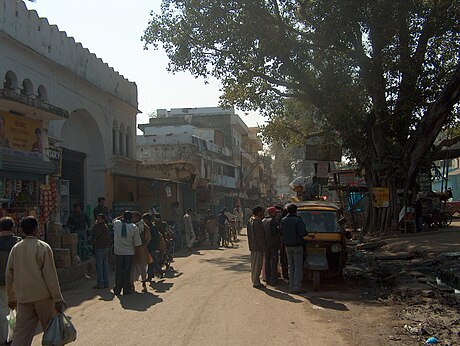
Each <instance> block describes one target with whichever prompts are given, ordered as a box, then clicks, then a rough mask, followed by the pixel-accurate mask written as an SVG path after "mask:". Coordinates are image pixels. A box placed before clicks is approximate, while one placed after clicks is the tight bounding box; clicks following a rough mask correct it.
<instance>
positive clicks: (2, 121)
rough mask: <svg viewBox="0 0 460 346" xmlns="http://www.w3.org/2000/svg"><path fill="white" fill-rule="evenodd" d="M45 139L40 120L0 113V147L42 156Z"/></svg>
mask: <svg viewBox="0 0 460 346" xmlns="http://www.w3.org/2000/svg"><path fill="white" fill-rule="evenodd" d="M46 139H47V138H46V133H45V131H44V130H43V124H42V121H41V120H36V119H31V118H27V117H24V116H18V115H13V114H10V113H5V112H0V147H2V148H9V149H13V150H18V151H23V152H33V153H39V154H44V148H45V147H47V140H46Z"/></svg>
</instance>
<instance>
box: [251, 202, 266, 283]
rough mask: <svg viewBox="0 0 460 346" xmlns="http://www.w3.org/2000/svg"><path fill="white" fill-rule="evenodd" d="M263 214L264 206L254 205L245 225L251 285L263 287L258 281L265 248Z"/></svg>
mask: <svg viewBox="0 0 460 346" xmlns="http://www.w3.org/2000/svg"><path fill="white" fill-rule="evenodd" d="M263 216H264V208H263V207H261V206H257V207H255V208H254V209H253V210H252V217H251V218H250V219H249V221H248V225H247V233H248V243H249V250H250V251H251V279H252V286H253V287H255V288H260V287H264V286H263V285H262V284H261V283H260V272H261V270H262V264H263V258H264V252H265V251H266V250H267V241H266V239H265V230H264V225H263V224H262V218H263Z"/></svg>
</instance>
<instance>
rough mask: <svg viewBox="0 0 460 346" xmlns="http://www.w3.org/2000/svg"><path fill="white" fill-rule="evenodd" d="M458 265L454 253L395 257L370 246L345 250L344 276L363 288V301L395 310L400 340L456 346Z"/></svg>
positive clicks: (376, 244) (382, 246)
mask: <svg viewBox="0 0 460 346" xmlns="http://www.w3.org/2000/svg"><path fill="white" fill-rule="evenodd" d="M459 259H460V252H450V253H439V252H430V251H420V249H414V250H411V251H399V249H395V248H394V247H393V248H392V247H391V246H388V244H387V243H386V242H385V241H382V240H378V241H371V242H367V243H363V244H357V245H355V246H350V250H349V265H348V266H347V270H346V276H347V281H348V282H352V283H354V284H356V285H359V287H366V289H365V291H363V295H364V296H365V297H363V298H366V299H374V300H378V301H380V302H382V303H384V304H391V305H397V306H399V307H400V309H398V311H399V312H398V316H397V318H398V319H399V320H400V322H401V330H400V331H399V332H400V333H401V334H402V333H404V334H406V335H410V336H411V337H412V338H414V339H416V340H417V341H418V342H422V341H423V342H425V341H426V340H427V339H428V338H430V337H435V338H436V340H438V342H439V343H440V344H442V345H460V280H459V278H460V275H459V273H460V263H459V262H460V261H459ZM432 340H434V339H432Z"/></svg>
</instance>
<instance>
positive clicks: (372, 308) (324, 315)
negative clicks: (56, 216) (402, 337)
mask: <svg viewBox="0 0 460 346" xmlns="http://www.w3.org/2000/svg"><path fill="white" fill-rule="evenodd" d="M249 266H250V260H249V252H248V248H247V242H246V238H245V237H244V236H243V237H241V241H240V242H239V243H238V247H236V248H233V249H232V248H230V249H219V250H207V249H202V250H197V251H196V252H194V253H192V254H191V255H187V256H186V257H178V258H177V259H176V261H175V262H174V268H175V270H176V271H175V272H174V273H170V275H168V277H167V278H165V279H164V280H161V281H160V282H156V283H153V284H152V285H151V286H149V287H148V291H147V292H145V293H142V292H141V287H140V284H138V285H137V287H136V288H137V290H138V292H139V293H135V294H132V295H129V296H126V297H123V296H121V297H114V296H113V294H112V293H111V292H109V291H108V290H100V291H98V290H93V289H92V288H91V287H92V285H93V284H94V280H93V279H91V280H85V279H83V280H82V281H79V282H76V283H74V284H73V285H72V287H70V288H68V289H66V290H64V296H65V298H66V300H67V302H68V304H69V308H68V309H67V311H66V314H67V315H68V316H70V317H71V319H72V321H73V323H74V324H75V326H76V328H77V331H78V339H77V341H76V342H75V343H73V344H75V345H294V344H295V345H386V344H393V342H392V336H391V334H392V332H393V329H394V328H395V326H393V325H392V314H393V311H392V310H390V308H388V307H383V306H380V305H374V304H373V303H371V302H370V301H369V302H367V303H366V297H365V292H363V291H360V290H357V289H356V288H354V289H353V288H351V287H352V285H350V284H349V283H346V282H345V283H343V282H333V283H329V284H326V286H325V287H324V291H322V292H318V293H313V292H312V291H311V288H310V287H309V286H308V285H307V289H308V290H307V293H306V294H304V295H302V296H298V295H291V294H289V293H287V292H288V287H287V284H286V283H282V284H281V285H279V286H278V287H276V288H273V287H268V288H265V289H262V290H259V289H254V288H252V286H251V282H250V279H249V270H250V267H249ZM41 337H42V334H37V335H36V337H35V339H34V343H33V345H40V341H41Z"/></svg>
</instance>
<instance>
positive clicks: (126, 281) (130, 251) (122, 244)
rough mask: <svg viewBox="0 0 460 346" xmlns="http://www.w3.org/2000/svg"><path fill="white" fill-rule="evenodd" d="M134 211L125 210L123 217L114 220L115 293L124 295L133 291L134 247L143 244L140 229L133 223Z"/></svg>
mask: <svg viewBox="0 0 460 346" xmlns="http://www.w3.org/2000/svg"><path fill="white" fill-rule="evenodd" d="M131 219H132V213H131V212H130V211H125V212H124V213H123V218H122V219H121V220H120V219H115V220H114V221H113V236H114V239H113V245H114V253H115V256H116V269H115V287H114V289H113V293H115V294H116V295H120V294H121V290H122V289H123V295H127V294H131V293H133V291H132V289H131V267H132V264H133V258H134V251H135V250H134V248H135V247H136V246H141V245H142V240H141V237H140V234H139V229H138V228H137V226H136V225H135V224H133V223H132V221H131Z"/></svg>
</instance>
